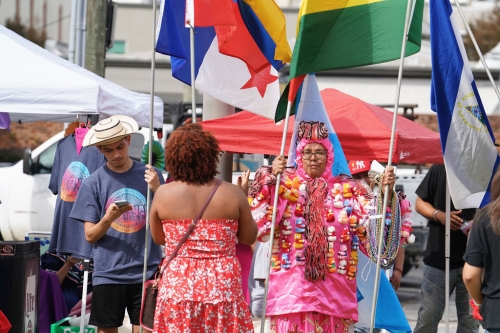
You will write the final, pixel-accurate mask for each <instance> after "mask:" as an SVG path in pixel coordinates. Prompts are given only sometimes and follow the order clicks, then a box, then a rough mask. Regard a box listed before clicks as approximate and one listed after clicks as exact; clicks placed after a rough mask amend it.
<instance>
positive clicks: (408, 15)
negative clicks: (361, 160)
mask: <svg viewBox="0 0 500 333" xmlns="http://www.w3.org/2000/svg"><path fill="white" fill-rule="evenodd" d="M413 10H414V0H408V5H407V7H406V19H405V26H404V30H403V43H402V44H403V45H402V46H401V58H400V62H399V73H398V85H397V89H396V101H395V102H394V116H393V118H392V132H391V142H390V146H389V160H388V163H387V167H390V166H391V164H392V155H393V150H394V137H395V134H396V123H397V119H398V108H399V93H400V90H401V79H402V76H403V65H404V59H405V53H406V40H407V38H408V30H409V27H410V20H411V17H412V12H413ZM389 191H392V189H389V185H386V186H385V191H384V201H383V205H382V212H381V214H382V218H381V219H380V236H379V239H378V253H377V267H376V270H375V283H374V288H373V300H372V312H371V317H370V333H373V328H374V327H375V314H376V311H377V300H378V292H379V287H380V261H381V257H382V244H383V241H384V226H385V218H384V217H385V212H386V210H387V202H388V200H389ZM393 199H394V198H393Z"/></svg>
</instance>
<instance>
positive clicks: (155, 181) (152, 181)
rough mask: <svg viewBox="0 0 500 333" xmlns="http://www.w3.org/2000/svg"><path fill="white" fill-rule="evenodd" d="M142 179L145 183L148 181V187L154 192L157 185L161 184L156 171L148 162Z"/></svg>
mask: <svg viewBox="0 0 500 333" xmlns="http://www.w3.org/2000/svg"><path fill="white" fill-rule="evenodd" d="M144 180H145V181H146V183H148V185H149V189H150V190H151V191H153V193H154V192H156V190H158V187H160V185H161V183H160V177H159V176H158V173H157V172H156V170H155V168H153V167H152V166H151V165H149V164H147V165H146V171H145V173H144Z"/></svg>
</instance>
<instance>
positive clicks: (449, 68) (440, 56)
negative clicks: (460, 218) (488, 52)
mask: <svg viewBox="0 0 500 333" xmlns="http://www.w3.org/2000/svg"><path fill="white" fill-rule="evenodd" d="M452 13H453V10H452V8H451V5H450V1H449V0H431V1H430V23H431V26H430V27H431V59H432V82H431V108H432V110H434V111H436V113H437V117H438V124H439V132H440V136H441V148H442V151H443V159H444V164H445V167H446V173H447V178H448V186H449V188H450V194H451V198H452V200H453V204H454V205H455V207H456V208H457V209H463V208H478V207H482V206H484V205H485V204H487V203H488V202H489V201H490V185H491V180H492V178H493V175H494V174H495V171H496V169H497V166H498V163H499V155H498V152H497V150H496V149H495V144H494V142H495V138H494V136H493V132H492V130H491V127H490V124H489V122H488V118H487V117H486V113H485V111H484V107H483V104H482V103H481V99H480V97H479V93H478V91H477V87H476V83H475V82H474V77H473V76H472V71H471V68H470V65H469V61H468V60H467V55H466V53H465V48H464V43H463V40H462V37H461V35H460V31H459V29H458V28H457V25H456V23H455V22H454V20H453V18H452V17H451V15H452Z"/></svg>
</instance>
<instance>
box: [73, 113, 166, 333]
mask: <svg viewBox="0 0 500 333" xmlns="http://www.w3.org/2000/svg"><path fill="white" fill-rule="evenodd" d="M138 129H139V126H138V125H137V122H136V121H135V120H133V119H132V118H130V117H126V116H112V117H110V118H107V119H104V120H101V121H100V122H99V123H97V125H95V126H94V127H93V128H92V129H91V130H90V131H89V132H88V133H87V135H86V136H85V139H84V141H83V146H84V147H86V146H96V147H97V148H98V149H99V151H100V152H101V153H102V154H103V155H104V157H105V158H106V160H107V162H106V164H105V165H104V166H102V167H101V168H99V169H97V170H96V171H95V172H94V173H93V174H92V175H90V176H89V177H87V178H86V179H84V181H83V182H82V185H81V188H80V191H79V193H78V197H77V199H76V202H75V205H74V207H73V210H72V211H71V217H72V218H75V219H77V220H80V221H82V222H84V230H85V238H86V239H87V241H88V242H89V243H91V244H93V246H94V249H93V251H94V252H93V253H94V275H93V281H92V283H93V285H94V290H93V295H92V310H91V315H90V321H89V324H91V325H96V326H98V328H99V332H100V333H111V332H113V333H117V332H118V327H120V326H122V324H123V319H124V314H125V309H127V312H128V314H129V317H130V322H131V323H132V325H134V332H138V331H139V312H140V306H141V296H142V280H143V265H144V247H145V244H144V242H145V237H146V235H145V232H146V207H147V203H146V198H147V191H148V188H149V189H150V190H152V191H153V192H155V191H156V190H157V189H158V187H159V186H160V185H161V184H162V183H164V180H163V177H162V175H161V173H160V172H159V171H158V170H156V169H154V168H153V167H151V166H150V165H144V164H142V163H140V162H137V161H134V160H132V159H131V158H130V157H129V155H128V148H129V145H130V141H131V136H130V134H131V133H134V132H136V131H137V130H138ZM148 237H151V236H150V235H149V236H148ZM147 251H148V262H147V277H148V278H150V277H152V276H153V274H154V273H155V271H156V268H157V267H158V263H159V261H160V259H161V249H160V247H159V246H157V245H155V244H154V242H153V241H152V239H150V240H149V243H148V249H147Z"/></svg>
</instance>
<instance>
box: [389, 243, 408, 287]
mask: <svg viewBox="0 0 500 333" xmlns="http://www.w3.org/2000/svg"><path fill="white" fill-rule="evenodd" d="M404 262H405V249H404V247H402V246H400V247H399V248H398V254H397V255H396V259H395V260H394V267H393V269H392V276H391V279H390V282H391V284H392V286H393V287H394V290H398V289H399V286H400V284H401V279H402V278H403V266H404Z"/></svg>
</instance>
